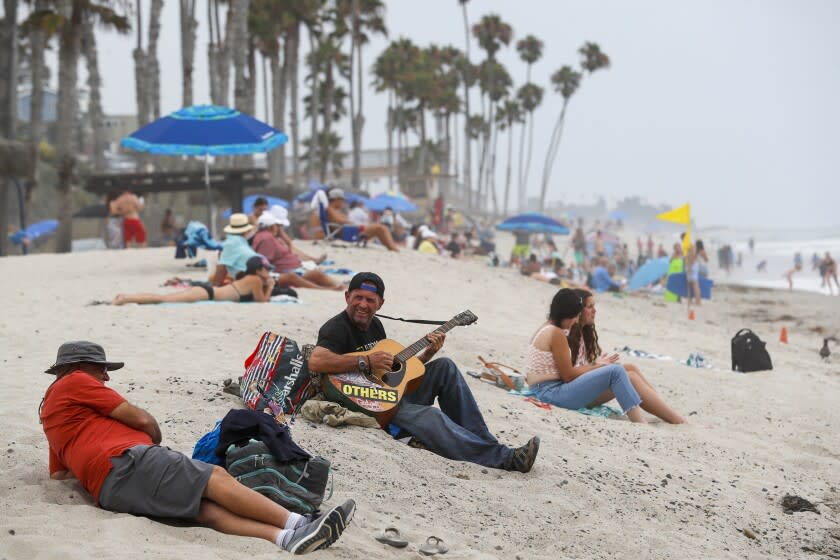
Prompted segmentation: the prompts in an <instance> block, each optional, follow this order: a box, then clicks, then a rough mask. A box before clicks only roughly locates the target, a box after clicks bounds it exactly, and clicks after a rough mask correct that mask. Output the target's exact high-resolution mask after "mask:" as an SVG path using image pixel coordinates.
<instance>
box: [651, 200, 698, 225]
mask: <svg viewBox="0 0 840 560" xmlns="http://www.w3.org/2000/svg"><path fill="white" fill-rule="evenodd" d="M656 219H657V220H663V221H665V222H674V223H677V224H684V225H689V224H691V208H690V206H689V205H688V204H683V205H682V206H680V207H679V208H674V209H673V210H668V211H667V212H662V213H661V214H657V216H656Z"/></svg>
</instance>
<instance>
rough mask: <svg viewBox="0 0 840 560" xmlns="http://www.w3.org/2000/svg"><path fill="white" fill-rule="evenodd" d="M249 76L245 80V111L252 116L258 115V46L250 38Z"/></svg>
mask: <svg viewBox="0 0 840 560" xmlns="http://www.w3.org/2000/svg"><path fill="white" fill-rule="evenodd" d="M246 32H247V31H246ZM247 52H248V58H247V60H248V75H247V76H246V78H245V92H246V93H245V99H246V101H245V109H244V111H245V112H246V113H248V114H249V115H251V116H254V115H256V114H257V44H256V43H255V42H254V39H253V38H251V37H249V38H248V51H247Z"/></svg>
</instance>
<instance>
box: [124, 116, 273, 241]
mask: <svg viewBox="0 0 840 560" xmlns="http://www.w3.org/2000/svg"><path fill="white" fill-rule="evenodd" d="M287 141H288V137H287V136H286V135H285V134H283V133H282V132H280V131H279V130H277V129H276V128H273V127H271V126H269V125H267V124H265V123H264V122H261V121H258V120H257V119H255V118H254V117H252V116H250V115H246V114H245V113H241V112H239V111H237V110H235V109H229V108H227V107H220V106H218V105H194V106H192V107H186V108H184V109H179V110H178V111H175V112H174V113H172V114H170V115H167V116H165V117H161V118H159V119H157V120H156V121H154V122H152V123H149V124H147V125H146V126H144V127H143V128H141V129H139V130H136V131H134V132H132V133H131V134H130V135H129V136H126V137H125V138H123V139H122V141H121V142H120V144H121V145H122V146H124V147H126V148H129V149H131V150H136V151H138V152H147V153H150V154H155V155H168V156H204V183H205V186H206V187H207V217H208V223H210V224H213V222H214V220H213V219H212V211H211V207H212V195H211V193H210V167H209V165H210V164H209V161H208V158H209V156H231V155H245V154H255V153H259V152H270V151H271V150H273V149H274V148H276V147H278V146H280V145H282V144H285V143H286V142H287ZM213 229H215V228H213Z"/></svg>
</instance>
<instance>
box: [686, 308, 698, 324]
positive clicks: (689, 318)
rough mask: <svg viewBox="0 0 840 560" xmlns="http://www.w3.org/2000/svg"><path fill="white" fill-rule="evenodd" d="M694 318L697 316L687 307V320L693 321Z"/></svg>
mask: <svg viewBox="0 0 840 560" xmlns="http://www.w3.org/2000/svg"><path fill="white" fill-rule="evenodd" d="M696 318H697V317H695V315H694V310H693V309H689V310H688V320H689V321H693V320H694V319H696Z"/></svg>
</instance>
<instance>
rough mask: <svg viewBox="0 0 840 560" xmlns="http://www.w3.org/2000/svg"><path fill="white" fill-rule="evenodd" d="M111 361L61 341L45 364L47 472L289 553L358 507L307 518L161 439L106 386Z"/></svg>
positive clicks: (340, 524)
mask: <svg viewBox="0 0 840 560" xmlns="http://www.w3.org/2000/svg"><path fill="white" fill-rule="evenodd" d="M123 365H124V364H123V362H110V361H108V360H106V358H105V350H104V349H103V348H102V346H100V345H99V344H96V343H93V342H87V341H76V342H65V343H64V344H62V345H61V346H60V347H59V348H58V353H57V356H56V360H55V363H54V364H53V365H52V366H51V367H50V368H49V369H48V370H47V371H46V373H49V374H52V375H55V377H56V379H55V381H54V382H53V383H52V385H50V386H49V388H48V389H47V391H46V394H45V395H44V399H43V400H42V401H41V407H40V410H39V416H40V419H41V424H42V425H43V428H44V434H45V435H46V437H47V441H48V442H49V471H50V478H52V479H53V480H67V479H70V478H77V479H78V480H79V483H81V485H82V486H83V487H84V489H85V490H87V491H88V492H89V493H90V495H91V496H92V497H93V499H94V502H95V503H96V504H98V505H99V506H100V507H102V508H103V509H106V510H110V511H114V512H122V513H131V514H133V515H143V516H150V517H162V518H170V519H172V518H174V519H187V520H191V521H195V522H198V523H200V524H202V525H206V526H207V527H210V528H212V529H215V530H216V531H219V532H222V533H227V534H230V535H239V536H245V537H258V538H262V539H265V540H267V541H269V542H271V543H274V544H276V545H277V546H278V547H280V548H281V549H283V550H286V551H288V552H291V553H292V554H306V553H307V552H312V551H314V550H319V549H322V548H326V547H328V546H330V545H331V544H332V543H334V542H335V541H336V540H337V539H338V537H339V536H340V535H341V533H342V532H343V531H344V529H345V528H346V527H347V525H348V523H349V522H350V519H351V518H352V517H353V513H354V511H355V508H356V504H355V502H354V501H353V500H347V501H346V502H344V503H343V504H342V505H340V506H336V507H334V508H332V509H330V510H329V511H327V512H326V513H324V514H323V515H321V516H320V517H317V518H316V519H314V520H311V521H310V520H309V519H307V518H306V517H303V516H302V515H299V514H296V513H292V512H290V511H288V510H286V509H285V508H284V507H282V506H280V505H279V504H277V503H275V502H273V501H271V500H269V499H268V498H266V497H265V496H263V495H261V494H259V493H257V492H255V491H254V490H252V489H250V488H248V487H246V486H245V485H243V484H240V483H239V482H238V481H237V480H236V479H235V478H233V477H232V476H231V475H229V474H228V473H227V471H225V470H224V469H223V468H221V467H219V466H215V465H211V464H209V463H204V462H202V461H196V460H193V459H190V458H188V457H186V456H184V455H182V454H181V453H178V452H176V451H172V450H171V449H169V448H168V447H162V446H161V445H160V443H161V441H162V439H163V436H162V434H161V431H160V427H159V425H158V422H157V420H155V418H154V417H153V416H152V415H151V414H149V413H148V412H146V411H145V410H143V409H142V408H139V407H137V406H134V405H133V404H130V403H129V402H128V401H127V400H126V399H125V398H124V397H123V396H121V395H120V394H119V393H117V392H116V391H114V390H113V389H110V388H108V387H106V386H105V382H106V381H108V380H109V379H110V376H109V375H108V372H109V371H113V370H117V369H120V368H122V367H123Z"/></svg>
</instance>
